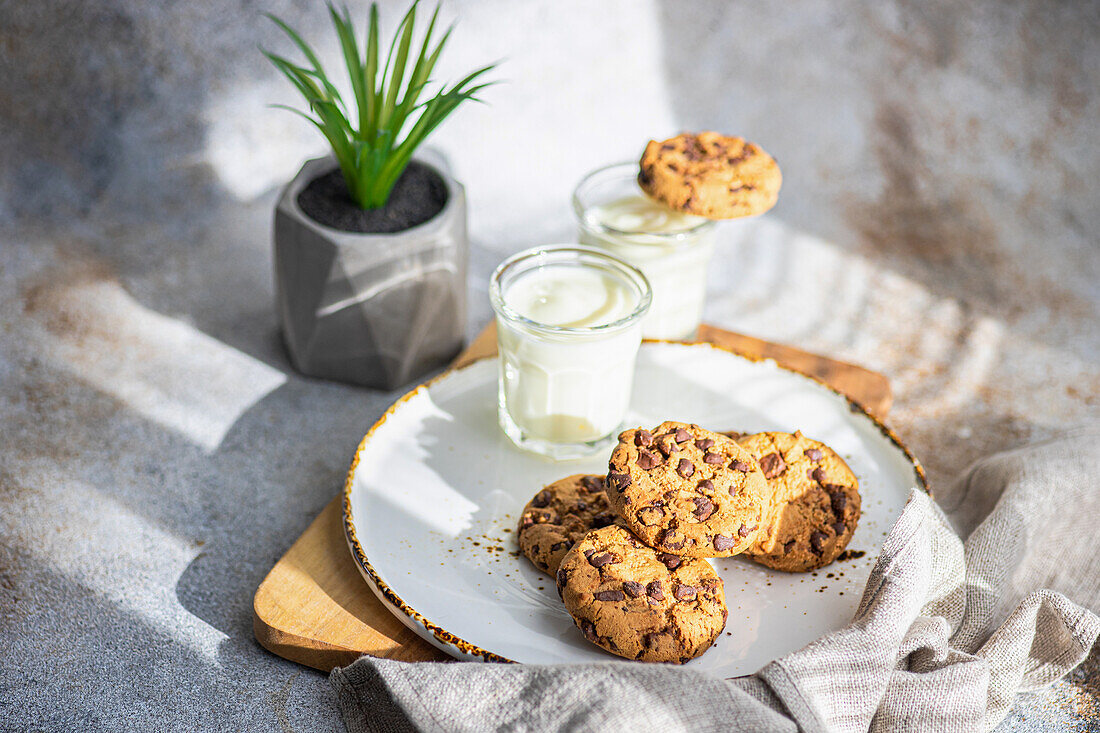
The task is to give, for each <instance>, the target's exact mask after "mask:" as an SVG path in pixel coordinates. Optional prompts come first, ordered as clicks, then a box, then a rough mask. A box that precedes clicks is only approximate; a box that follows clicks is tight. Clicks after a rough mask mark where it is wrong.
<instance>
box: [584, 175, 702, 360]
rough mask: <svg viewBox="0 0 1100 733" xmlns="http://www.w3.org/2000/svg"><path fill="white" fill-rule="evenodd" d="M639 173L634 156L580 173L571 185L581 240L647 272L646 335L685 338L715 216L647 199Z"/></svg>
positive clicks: (697, 311) (697, 312)
mask: <svg viewBox="0 0 1100 733" xmlns="http://www.w3.org/2000/svg"><path fill="white" fill-rule="evenodd" d="M637 179H638V164H637V163H618V164H615V165H609V166H607V167H605V168H599V169H597V170H595V171H593V172H591V173H589V174H588V175H587V176H585V177H584V179H582V180H581V182H580V184H578V185H577V188H576V190H575V191H574V192H573V211H574V212H575V214H576V216H577V224H578V226H579V229H580V241H581V243H582V244H586V245H589V246H591V247H596V248H598V249H601V250H603V251H606V252H608V253H609V254H612V255H614V256H615V257H618V258H621V259H623V260H625V261H627V262H629V263H630V264H632V265H634V266H635V267H637V268H638V269H639V270H641V271H642V272H643V273H644V274H645V276H646V278H647V279H648V280H649V284H650V287H651V288H652V289H653V305H652V307H651V308H650V310H649V314H648V315H647V316H646V318H645V321H644V323H643V324H642V335H643V336H644V337H645V338H653V339H672V340H677V339H691V338H693V337H694V336H695V333H696V331H697V330H698V328H699V322H700V321H701V320H702V316H703V303H704V301H705V300H706V291H707V269H708V267H709V265H710V258H711V255H712V254H713V253H714V241H715V230H716V228H717V226H718V225H717V222H714V221H711V220H710V219H705V218H703V217H701V216H694V215H692V214H686V213H684V212H682V211H676V210H675V209H672V208H670V207H668V206H665V205H664V204H662V203H661V202H659V201H655V200H653V199H651V198H650V197H649V196H647V195H646V194H645V193H644V192H643V191H642V189H641V188H640V187H639V186H638V180H637Z"/></svg>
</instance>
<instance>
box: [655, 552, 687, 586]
mask: <svg viewBox="0 0 1100 733" xmlns="http://www.w3.org/2000/svg"><path fill="white" fill-rule="evenodd" d="M657 559H658V560H660V561H661V562H663V563H664V564H665V567H666V568H668V569H669V570H675V569H676V568H678V567H680V563H682V562H683V561H684V559H683V558H682V557H680V556H679V555H673V554H670V553H668V552H658V553H657ZM658 587H660V586H658Z"/></svg>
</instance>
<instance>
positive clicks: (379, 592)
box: [341, 339, 934, 664]
mask: <svg viewBox="0 0 1100 733" xmlns="http://www.w3.org/2000/svg"><path fill="white" fill-rule="evenodd" d="M642 343H643V344H670V345H678V346H688V347H693V348H694V347H706V348H710V349H714V350H717V351H722V352H725V353H727V354H731V355H733V356H736V357H739V358H741V359H745V360H746V361H750V362H753V363H762V362H772V363H773V364H774V365H775V366H776V367H777V368H779V369H782V370H783V371H785V372H790V373H791V374H795V375H797V376H799V377H802V378H804V379H808V380H810V381H812V382H816V383H817V384H818V385H819V386H821V387H824V388H825V389H827V390H829V391H830V392H832V393H833V394H835V395H837V396H839V397H841V398H843V399H844V400H845V401H846V402H847V403H848V409H849V410H851V411H852V412H854V413H856V414H858V415H862V416H864V417H866V418H867V419H869V420H870V421H871V424H873V425H874V426H875V427H876V428H877V429H878V431H879V432H880V433H881V434H882V435H883V437H885V438H886V439H887V440H888V441H889V442H891V443H893V444H894V446H895V447H897V448H899V449H900V450H901V452H902V454H903V455H904V456H905V458H906V460H907V461H908V462H909V464H910V465H911V466H912V467H913V470H914V472H915V474H916V476H917V484H918V486H917V488H918V489H920V490H921V491H924V492H925V493H926V494H928V495H929V496H930V497H933V498H934V496H933V493H932V489H931V487H930V486H929V484H928V478H927V476H926V475H925V472H924V467H923V466H922V465H921V463H920V461H919V460H917V458H916V456H914V455H913V453H912V452H911V451H910V450H909V448H908V447H907V446H906V445H905V443H903V442H902V441H901V438H899V437H898V435H897V433H895V432H894V431H893V429H892V428H890V427H889V426H888V425H886V423H885V422H883V421H882V420H880V419H879V418H877V417H875V416H874V415H872V414H871V413H870V412H869V411H868V410H867V408H865V407H864V406H863V405H862V404H860V403H859V402H857V401H856V400H854V399H853V398H852V397H850V396H848V395H847V394H845V393H843V392H841V391H840V390H838V389H836V388H835V387H832V386H831V385H829V384H826V383H825V382H824V381H823V380H821V379H820V378H818V377H816V376H814V375H812V374H808V373H806V372H804V371H802V370H800V369H795V368H793V367H788V366H784V365H783V364H780V363H779V362H777V361H776V360H775V359H774V358H771V357H765V356H758V355H756V354H746V353H744V352H741V351H738V350H737V349H734V348H731V347H728V346H723V345H721V344H715V343H711V342H709V341H675V340H667V339H644V340H643V341H642ZM497 357H498V355H497V354H490V355H488V356H481V357H478V358H477V359H473V360H471V361H469V362H467V363H465V364H462V365H461V366H456V367H450V368H448V369H446V370H445V371H443V372H442V373H440V374H438V375H436V376H434V377H432V378H431V379H429V380H427V381H425V382H422V383H421V384H418V385H416V386H415V387H413V388H412V389H410V390H409V391H408V392H406V393H405V394H403V395H401V396H400V397H398V398H397V399H396V400H395V401H394V403H393V404H392V405H390V406H389V407H388V408H387V409H386V411H385V412H384V413H382V415H381V417H379V418H378V420H376V421H375V422H374V424H373V425H371V426H370V429H368V430H367V432H366V434H365V435H364V436H363V438H362V440H360V441H359V445H358V447H357V448H356V449H355V455H354V456H352V459H351V466H350V467H349V468H348V472H347V476H346V478H345V479H344V489H343V495H342V498H341V510H342V514H343V518H342V520H343V525H344V538H345V539H346V540H347V543H348V549H349V550H350V551H351V556H352V559H354V560H355V564H356V566H357V568H358V570H359V573H360V575H362V576H363V578H364V580H366V581H367V583H368V585H369V586H370V587H371V590H373V591H374V593H375V595H376V596H377V597H378V598H379V600H381V601H382V604H383V605H384V606H385V607H386V608H387V609H389V611H390V612H391V613H393V614H394V615H395V616H397V617H398V619H399V620H400V621H401V622H402V623H404V624H405V625H406V626H409V627H410V628H411V629H413V630H414V631H416V632H418V635H419V636H421V637H422V638H424V639H425V640H426V641H430V642H432V644H433V645H435V646H437V647H439V648H440V649H441V650H443V651H448V652H449V651H450V650H452V649H453V650H454V651H457V652H459V653H460V654H461V655H462V656H464V657H468V658H470V657H480V658H481V659H482V660H483V661H486V662H497V663H504V664H520V662H517V661H516V660H514V659H509V658H507V657H504V656H501V655H500V654H497V653H495V652H491V651H489V650H487V649H482V648H481V647H479V646H477V645H476V644H471V643H470V642H468V641H466V640H465V639H463V638H461V637H460V636H458V635H456V634H452V633H451V632H449V631H447V630H446V629H444V628H443V627H442V626H439V625H438V624H436V623H434V622H432V621H430V620H429V619H428V618H426V617H425V616H424V615H423V614H421V613H420V612H419V611H417V610H416V609H415V608H413V607H412V606H410V605H409V604H408V603H406V602H405V601H404V600H402V598H401V597H400V596H399V595H397V593H395V592H394V590H393V589H392V588H390V586H389V585H388V584H387V583H386V581H384V580H382V578H381V576H379V574H378V572H377V571H376V570H375V569H374V566H373V565H371V562H370V560H369V559H368V558H367V554H366V552H364V551H363V546H362V545H361V544H360V542H359V537H358V535H357V534H356V531H355V524H354V520H353V518H352V515H351V489H352V484H353V483H354V481H355V469H356V468H358V467H359V459H360V457H361V456H362V455H363V450H364V449H365V448H366V447H367V443H368V442H370V439H371V437H372V436H373V435H374V432H375V431H376V430H377V429H378V428H380V427H382V425H384V424H385V423H386V421H387V420H388V419H389V418H390V416H391V415H393V414H394V413H395V412H396V411H397V410H398V408H400V407H401V405H403V404H404V403H406V402H408V401H409V400H411V399H412V398H413V397H415V396H417V395H418V394H420V393H421V392H422V391H427V390H428V389H430V388H431V387H432V386H433V385H435V384H436V383H438V382H440V381H442V380H443V379H446V378H448V377H450V376H452V375H454V374H457V373H458V372H461V371H463V370H465V369H469V368H471V367H473V366H475V365H478V364H480V363H481V362H484V361H486V360H489V359H496V358H497ZM398 612H400V613H398ZM402 615H403V616H402ZM410 622H412V623H410ZM413 624H415V625H413ZM421 631H425V632H427V633H428V634H430V635H431V638H430V639H429V638H428V637H425V636H424V634H423V633H419V632H421Z"/></svg>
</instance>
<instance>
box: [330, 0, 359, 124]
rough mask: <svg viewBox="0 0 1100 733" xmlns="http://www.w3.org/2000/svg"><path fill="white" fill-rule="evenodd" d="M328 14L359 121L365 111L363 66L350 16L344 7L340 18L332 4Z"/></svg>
mask: <svg viewBox="0 0 1100 733" xmlns="http://www.w3.org/2000/svg"><path fill="white" fill-rule="evenodd" d="M328 12H329V16H330V17H331V18H332V25H333V27H335V29H336V36H337V38H339V40H340V50H341V52H342V53H343V55H344V66H345V67H346V68H347V72H348V78H349V79H350V80H351V90H352V93H353V94H354V95H355V106H356V107H357V109H358V111H359V119H362V118H363V116H364V110H366V109H367V95H366V89H365V88H364V86H363V76H364V75H363V64H362V60H361V59H360V58H359V45H358V43H356V41H355V31H353V30H352V27H351V16H350V15H349V14H348V9H347V8H346V7H345V8H344V14H343V15H342V16H341V15H340V14H339V13H338V12H337V11H336V7H335V6H334V5H333V4H332V3H329V5H328ZM360 127H362V125H360Z"/></svg>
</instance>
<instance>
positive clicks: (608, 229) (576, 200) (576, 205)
mask: <svg viewBox="0 0 1100 733" xmlns="http://www.w3.org/2000/svg"><path fill="white" fill-rule="evenodd" d="M618 168H624V169H626V168H629V169H631V170H630V178H631V179H632V180H634V181H635V182H637V179H638V177H637V170H638V164H637V163H634V162H631V161H629V160H628V161H622V162H619V163H610V164H608V165H605V166H601V167H599V168H596V169H595V170H592V171H589V172H588V173H586V174H585V176H584V177H583V178H581V180H580V182H579V183H577V185H576V187H575V188H574V189H573V197H572V203H573V215H574V216H575V217H576V219H577V223H578V224H580V226H581V227H583V228H584V229H586V230H588V231H591V232H596V233H602V234H613V235H615V236H619V237H626V238H628V239H629V238H632V237H633V238H637V237H654V238H657V239H661V240H666V241H669V242H679V241H682V240H685V239H688V238H689V237H692V236H695V235H697V234H698V233H699V232H702V231H707V230H708V229H713V228H714V227H716V226H718V222H717V221H715V220H713V219H706V220H705V221H701V222H699V223H698V224H696V225H695V226H693V227H691V228H690V229H682V230H680V231H678V232H631V231H627V230H625V229H616V228H615V227H612V226H608V225H607V224H594V223H593V222H591V221H590V220H589V219H588V217H586V216H585V211H586V210H587V208H588V207H585V205H584V204H583V203H581V189H583V188H584V187H585V186H586V185H588V184H589V183H591V182H592V181H593V180H594V179H596V178H597V177H599V176H601V175H603V174H605V173H610V172H612V171H614V170H615V169H618ZM625 172H626V171H624V173H625ZM624 177H625V176H624ZM638 192H639V193H641V194H642V195H643V196H646V197H647V198H649V196H648V195H647V194H646V193H645V192H644V191H642V189H641V186H639V187H638ZM657 203H660V202H657ZM670 210H671V211H675V209H672V208H671V207H670Z"/></svg>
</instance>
